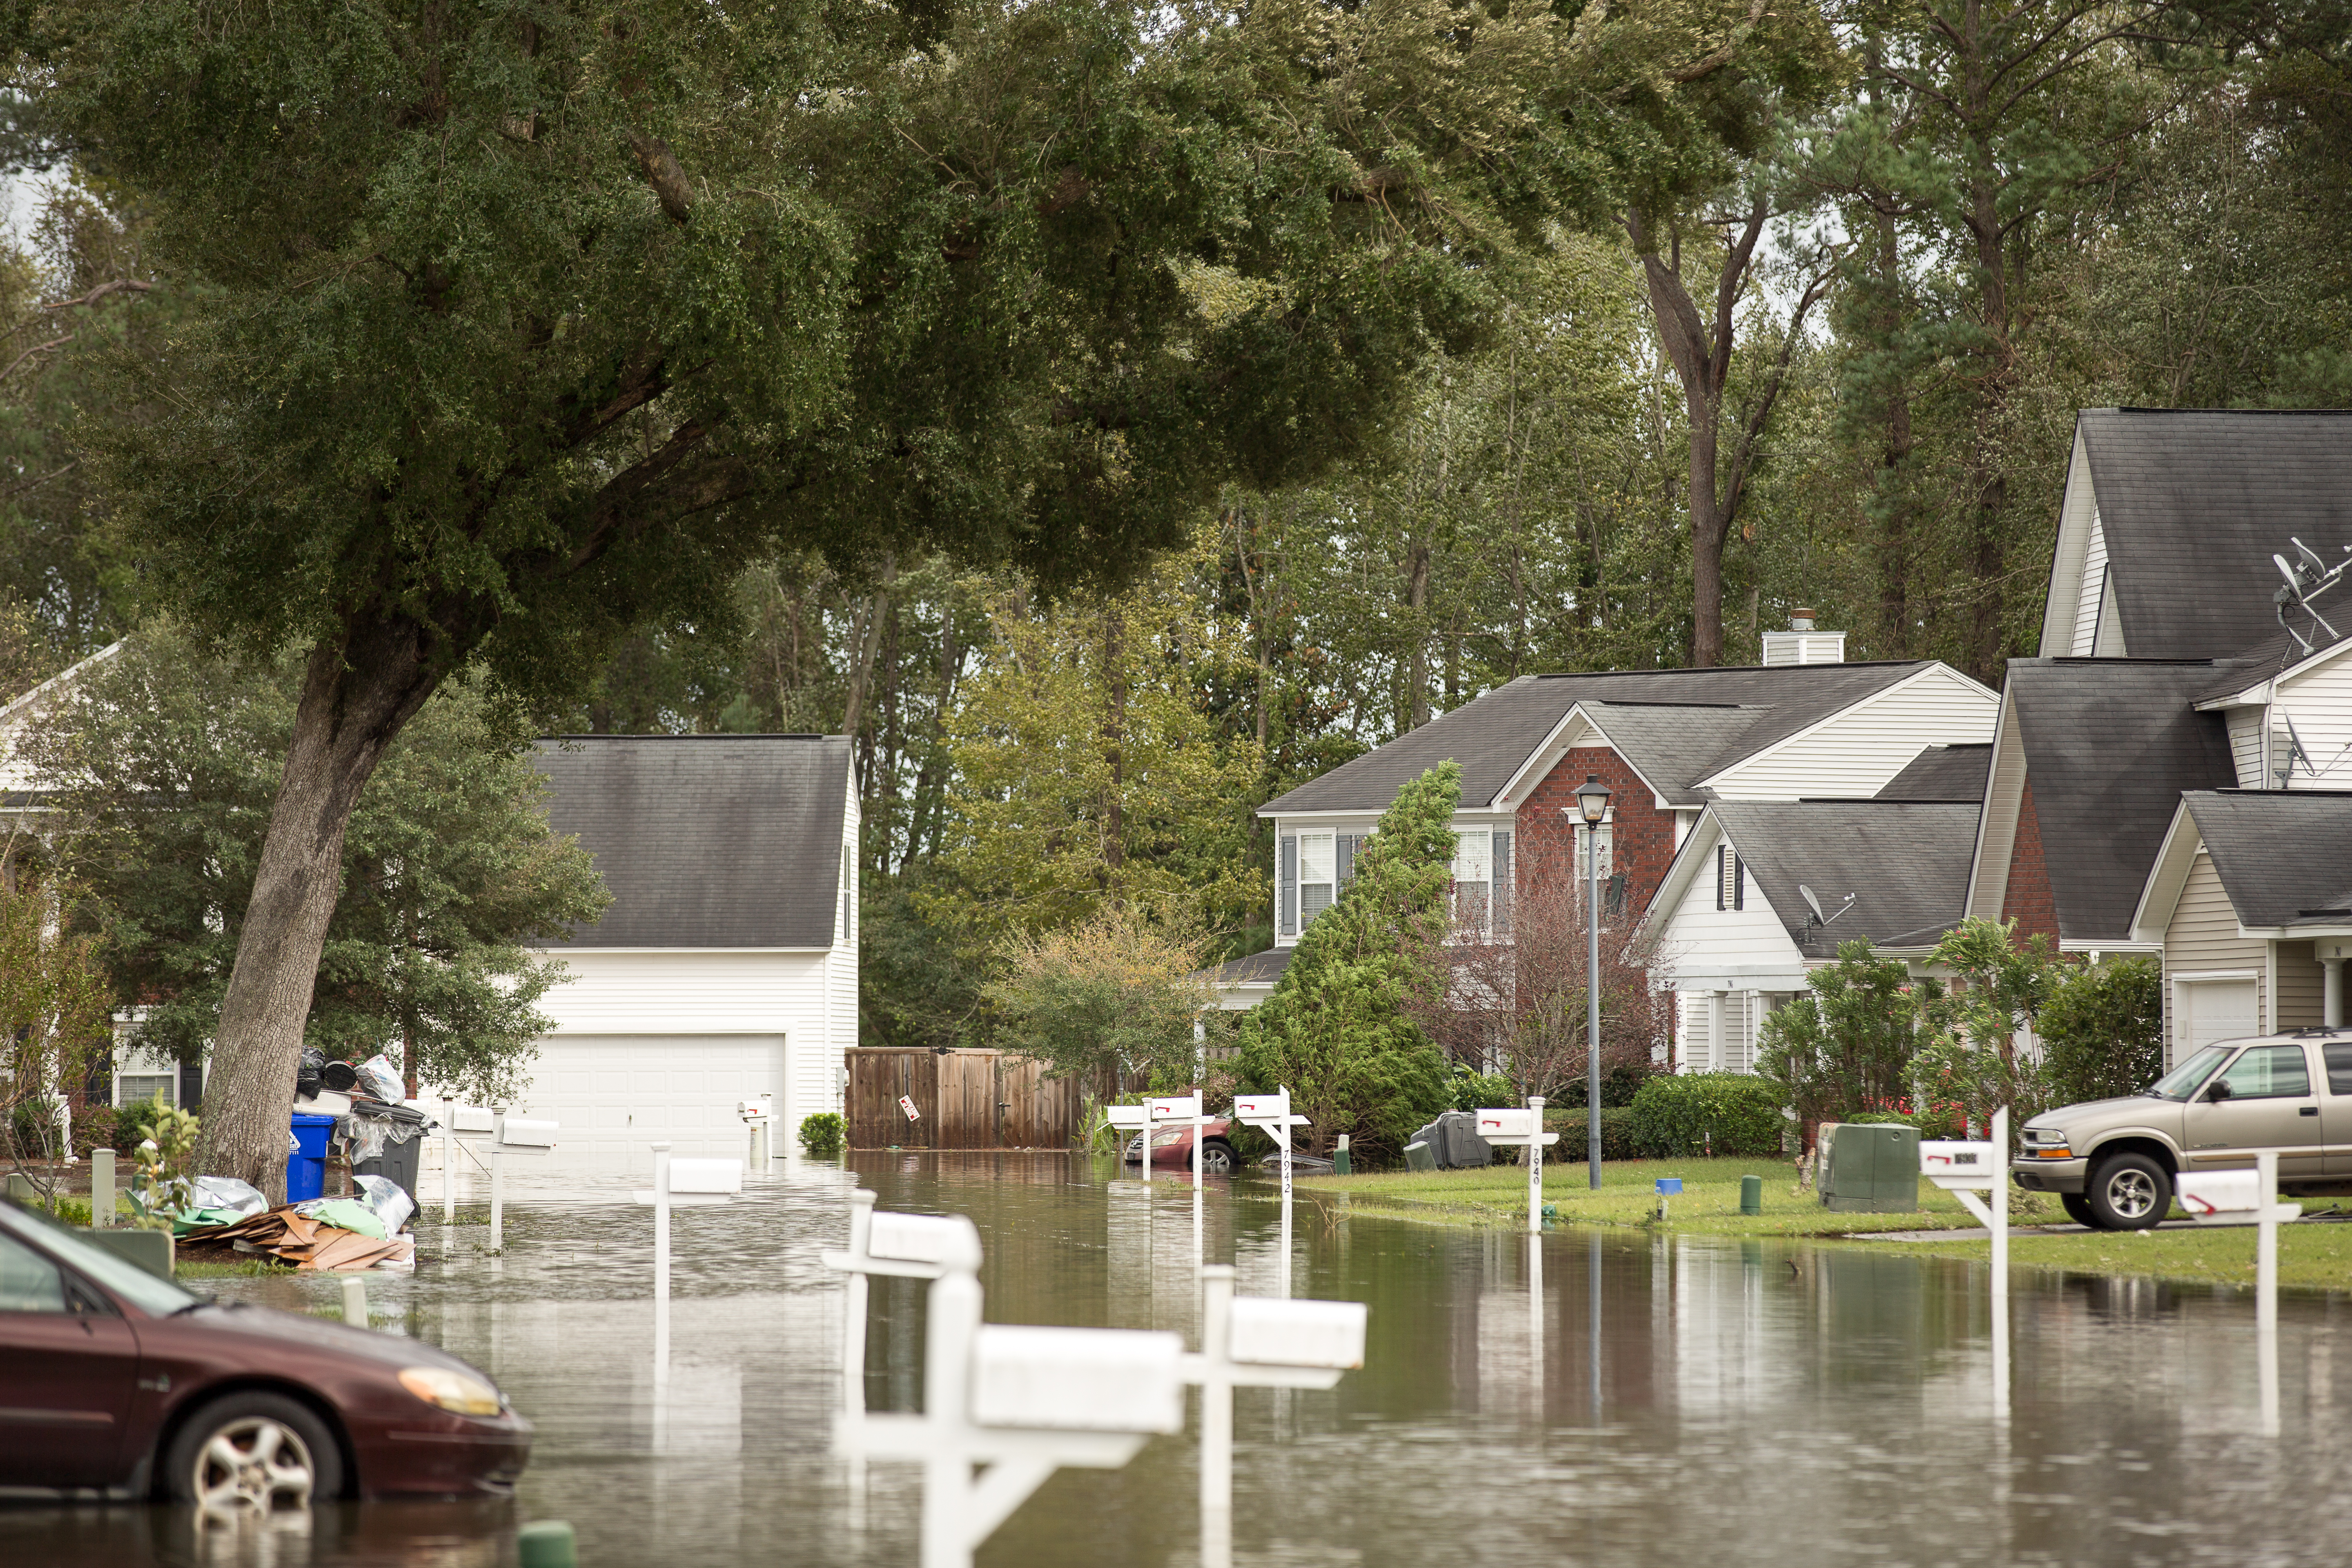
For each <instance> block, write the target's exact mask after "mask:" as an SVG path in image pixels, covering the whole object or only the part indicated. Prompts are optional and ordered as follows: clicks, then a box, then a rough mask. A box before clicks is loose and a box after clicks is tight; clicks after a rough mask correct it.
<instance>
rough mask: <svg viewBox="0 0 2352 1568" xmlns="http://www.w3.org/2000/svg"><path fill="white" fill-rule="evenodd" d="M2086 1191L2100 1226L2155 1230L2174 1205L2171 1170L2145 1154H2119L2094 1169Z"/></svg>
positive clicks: (2100, 1227) (2092, 1211) (2091, 1217)
mask: <svg viewBox="0 0 2352 1568" xmlns="http://www.w3.org/2000/svg"><path fill="white" fill-rule="evenodd" d="M2083 1195H2084V1198H2085V1199H2086V1200H2088V1202H2089V1204H2090V1209H2091V1216H2090V1223H2091V1224H2092V1225H2093V1226H2096V1227H2098V1228H2099V1229H2101V1230H2153V1229H2154V1228H2156V1223H2157V1221H2158V1220H2160V1219H2162V1218H2163V1217H2164V1215H2165V1211H2166V1210H2168V1209H2169V1208H2171V1207H2172V1173H2171V1172H2169V1171H2168V1170H2166V1169H2165V1168H2164V1167H2163V1166H2161V1165H2159V1164H2158V1163H2156V1162H2155V1161H2154V1160H2151V1159H2149V1158H2148V1157H2147V1155H2145V1154H2116V1155H2114V1156H2112V1157H2110V1158H2108V1159H2106V1160H2103V1161H2101V1162H2100V1163H2099V1164H2098V1166H2097V1168H2096V1169H2095V1170H2093V1171H2092V1173H2091V1180H2090V1182H2089V1184H2087V1185H2085V1186H2084V1190H2083Z"/></svg>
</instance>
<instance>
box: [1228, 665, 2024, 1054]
mask: <svg viewBox="0 0 2352 1568" xmlns="http://www.w3.org/2000/svg"><path fill="white" fill-rule="evenodd" d="M1842 653H1843V637H1842V636H1841V634H1837V633H1833V632H1831V633H1824V632H1816V631H1814V630H1813V629H1812V627H1811V622H1810V619H1809V618H1807V619H1804V620H1801V621H1800V622H1799V623H1798V624H1797V626H1795V627H1794V628H1793V629H1792V630H1791V631H1789V632H1784V633H1774V634H1769V636H1768V639H1767V658H1768V659H1773V660H1776V662H1770V663H1767V664H1765V665H1761V666H1754V667H1746V668H1713V669H1667V670H1620V671H1611V672H1601V673H1593V674H1579V675H1542V676H1523V677H1521V678H1520V679H1517V680H1514V681H1512V682H1510V683H1509V684H1508V685H1506V686H1503V687H1500V688H1497V689H1495V690H1493V691H1489V692H1487V693H1486V694H1485V695H1484V696H1481V697H1479V698H1477V699H1475V700H1473V701H1470V702H1467V703H1465V704H1464V705H1463V706H1462V707H1460V708H1457V709H1455V710H1453V711H1452V712H1450V713H1447V714H1444V715H1443V716H1442V717H1440V718H1437V719H1435V720H1433V721H1431V722H1429V723H1427V724H1425V725H1423V726H1422V727H1421V728H1420V729H1418V730H1415V731H1412V733H1410V734H1408V735H1404V736H1401V737H1399V738H1398V739H1397V740H1395V741H1393V742H1390V743H1389V744H1388V745H1385V746H1382V747H1381V748H1379V749H1378V750H1376V751H1373V752H1367V753H1366V754H1365V755H1363V756H1360V757H1358V758H1356V759H1355V760H1354V761H1352V762H1349V763H1346V764H1344V765H1343V766H1340V767H1338V768H1335V769H1333V770H1332V771H1331V772H1329V773H1326V774H1324V775H1323V776H1322V777H1320V778H1318V779H1315V780H1313V781H1311V782H1310V783H1307V784H1302V785H1300V786H1299V787H1298V788H1297V789H1295V790H1292V791H1290V792H1289V793H1288V794H1286V795H1282V796H1280V797H1278V798H1277V799H1275V800H1272V801H1269V802H1267V803H1266V804H1265V805H1263V806H1261V807H1260V808H1259V810H1258V815H1259V816H1262V817H1264V818H1266V819H1267V820H1269V821H1270V822H1271V823H1272V824H1273V826H1274V832H1275V841H1276V909H1275V948H1274V950H1273V952H1271V953H1270V954H1267V953H1261V954H1255V955H1253V956H1252V957H1251V958H1247V959H1242V960H1239V961H1236V963H1234V964H1230V965H1227V966H1225V968H1224V969H1223V970H1221V971H1217V972H1213V973H1214V975H1215V978H1216V979H1217V980H1218V981H1219V983H1220V984H1221V985H1223V986H1225V987H1227V997H1228V1005H1252V1004H1254V1003H1255V1001H1257V1000H1259V999H1261V998H1262V997H1263V995H1264V994H1265V993H1266V992H1268V991H1270V990H1271V988H1272V985H1273V984H1274V982H1275V980H1276V979H1277V978H1278V976H1279V973H1280V970H1281V966H1282V965H1283V964H1284V963H1286V962H1287V958H1288V953H1289V951H1290V950H1291V949H1292V948H1293V947H1294V946H1295V944H1296V943H1297V941H1298V937H1299V934H1300V933H1301V932H1302V931H1304V930H1305V929H1306V928H1307V925H1308V924H1309V923H1311V922H1312V921H1313V920H1314V919H1315V917H1316V915H1317V914H1318V913H1319V912H1321V911H1322V910H1324V909H1326V908H1328V907H1329V905H1330V904H1331V902H1332V901H1333V900H1335V899H1337V897H1338V896H1339V889H1341V888H1342V887H1344V886H1345V885H1346V883H1347V881H1348V879H1349V876H1350V874H1351V872H1352V869H1353V861H1354V857H1355V852H1356V849H1357V847H1358V846H1359V845H1360V844H1361V842H1362V841H1363V838H1364V837H1365V836H1366V835H1368V834H1369V833H1370V831H1371V830H1372V827H1373V825H1374V823H1375V822H1376V821H1377V819H1378V818H1379V816H1380V814H1381V812H1382V811H1384V810H1386V809H1387V807H1388V806H1389V805H1390V804H1391V802H1392V801H1393V800H1394V799H1395V797H1396V794H1397V791H1398V790H1399V789H1400V788H1402V786H1403V784H1405V783H1407V782H1408V781H1409V780H1411V779H1413V778H1416V777H1418V776H1420V774H1422V773H1424V772H1426V771H1427V770H1428V769H1430V768H1432V767H1433V766H1435V765H1437V764H1438V763H1442V762H1444V761H1447V760H1452V761H1454V762H1455V763H1459V764H1460V766H1461V769H1462V799H1461V804H1460V805H1459V807H1458V808H1457V811H1456V813H1455V816H1454V828H1455V833H1456V836H1457V842H1458V844H1459V846H1460V850H1459V853H1458V855H1457V857H1456V859H1455V861H1454V900H1455V903H1454V921H1455V924H1456V927H1457V929H1464V928H1466V929H1468V930H1472V931H1477V932H1479V933H1481V934H1487V933H1492V934H1494V935H1497V936H1506V935H1507V934H1508V932H1509V929H1510V921H1511V913H1512V910H1513V907H1514V905H1515V904H1516V903H1517V902H1518V901H1520V900H1521V899H1523V898H1524V897H1525V896H1526V893H1527V891H1528V889H1531V888H1532V887H1534V886H1535V885H1536V883H1537V881H1538V879H1549V878H1555V877H1559V876H1563V875H1565V876H1578V877H1580V876H1581V875H1582V873H1583V865H1584V859H1583V855H1584V850H1585V847H1586V846H1585V842H1584V834H1585V831H1586V830H1585V828H1584V827H1583V826H1582V824H1581V823H1580V821H1578V820H1577V814H1576V810H1575V804H1574V801H1573V799H1572V796H1573V795H1574V792H1575V791H1576V789H1577V788H1578V787H1579V786H1580V785H1581V784H1583V783H1584V782H1585V780H1586V779H1587V778H1588V777H1597V778H1598V779H1599V780H1600V781H1601V783H1602V784H1606V785H1607V786H1608V788H1609V790H1610V792H1611V796H1612V800H1611V805H1610V811H1609V816H1608V818H1607V820H1606V821H1605V822H1604V823H1603V825H1602V826H1601V829H1600V839H1599V843H1598V845H1597V853H1598V855H1599V857H1600V859H1601V875H1602V876H1603V877H1604V878H1605V879H1606V888H1607V894H1606V902H1605V905H1604V919H1605V920H1622V921H1625V922H1627V924H1628V926H1629V927H1630V925H1631V924H1632V923H1633V922H1634V921H1638V920H1639V919H1640V918H1641V916H1642V915H1643V911H1644V910H1647V909H1648V908H1649V907H1650V904H1651V901H1652V900H1653V899H1654V897H1655V895H1656V893H1657V891H1658V889H1659V888H1660V886H1661V885H1662V884H1663V883H1664V880H1665V879H1666V876H1667V873H1668V870H1669V868H1671V867H1672V866H1673V865H1674V863H1675V857H1676V853H1677V851H1678V850H1679V849H1681V847H1683V845H1684V844H1685V840H1686V839H1687V838H1688V837H1689V836H1690V834H1691V833H1692V831H1693V829H1694V828H1695V827H1696V825H1697V824H1698V822H1699V821H1700V819H1701V817H1702V816H1704V815H1705V813H1706V810H1707V808H1708V807H1709V806H1710V805H1713V804H1715V803H1716V802H1718V801H1735V800H1737V801H1757V802H1784V803H1793V802H1796V801H1799V800H1801V799H1806V798H1810V797H1815V796H1833V797H1838V798H1842V799H1851V798H1855V797H1861V798H1868V797H1870V796H1872V795H1875V794H1876V793H1877V792H1878V791H1880V790H1881V789H1883V788H1885V787H1886V786H1887V785H1889V784H1893V783H1894V782H1895V780H1896V778H1897V777H1898V776H1900V775H1902V774H1903V773H1905V771H1906V769H1908V768H1910V767H1912V766H1913V764H1914V763H1916V762H1917V761H1918V760H1919V759H1920V757H1921V755H1922V753H1923V752H1927V751H1929V750H1930V749H1933V748H1939V747H1948V746H1969V745H1978V746H1981V745H1982V744H1984V743H1985V742H1989V741H1990V738H1991V733H1992V726H1993V722H1994V719H1995V716H1996V713H1997V710H1998V707H1999V700H1998V699H1997V698H1996V697H1995V696H1994V694H1993V693H1992V692H1990V691H1989V690H1987V689H1985V688H1984V687H1982V686H1980V685H1979V684H1978V683H1977V682H1975V681H1973V680H1970V679H1968V678H1967V677H1966V676H1964V675H1962V674H1961V673H1960V672H1958V670H1955V669H1953V668H1950V667H1949V666H1948V665H1944V664H1941V663H1938V662H1936V661H1933V660H1910V661H1902V662H1890V663H1866V664H1848V663H1845V662H1843V659H1842V658H1841V657H1840V656H1841V655H1842ZM1800 658H1802V659H1804V660H1806V662H1802V663H1800V662H1797V661H1798V659H1800ZM1779 660H1785V661H1786V662H1777V661H1779ZM1685 1011H1686V1009H1685ZM1741 1048H1742V1049H1744V1048H1745V1047H1741Z"/></svg>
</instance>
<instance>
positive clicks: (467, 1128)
mask: <svg viewBox="0 0 2352 1568" xmlns="http://www.w3.org/2000/svg"><path fill="white" fill-rule="evenodd" d="M449 1125H450V1126H452V1127H453V1128H455V1129H457V1131H460V1132H494V1131H497V1130H498V1125H499V1113H498V1112H497V1111H495V1110H491V1109H490V1108H489V1107H488V1106H487V1105H460V1106H457V1107H456V1108H454V1109H453V1110H451V1111H450V1112H449Z"/></svg>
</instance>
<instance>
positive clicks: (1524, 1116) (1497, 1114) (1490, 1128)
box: [1478, 1109, 1535, 1142]
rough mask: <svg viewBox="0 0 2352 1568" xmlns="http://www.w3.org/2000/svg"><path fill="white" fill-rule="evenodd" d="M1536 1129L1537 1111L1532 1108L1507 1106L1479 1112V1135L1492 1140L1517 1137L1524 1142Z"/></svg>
mask: <svg viewBox="0 0 2352 1568" xmlns="http://www.w3.org/2000/svg"><path fill="white" fill-rule="evenodd" d="M1534 1130H1535V1112H1533V1111H1531V1110H1513V1109H1504V1110H1482V1111H1480V1112H1479V1113H1478V1136H1479V1137H1481V1138H1485V1139H1487V1140H1489V1141H1490V1142H1491V1141H1492V1140H1494V1139H1497V1138H1517V1139H1519V1140H1521V1141H1523V1142H1524V1141H1525V1140H1526V1138H1527V1136H1528V1133H1529V1132H1531V1131H1534Z"/></svg>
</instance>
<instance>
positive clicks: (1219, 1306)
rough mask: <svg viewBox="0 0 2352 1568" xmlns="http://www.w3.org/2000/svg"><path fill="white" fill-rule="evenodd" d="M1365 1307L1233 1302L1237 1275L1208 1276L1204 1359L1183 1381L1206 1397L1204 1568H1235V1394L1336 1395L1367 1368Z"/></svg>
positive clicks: (1217, 1269) (1211, 1272)
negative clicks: (1326, 1391)
mask: <svg viewBox="0 0 2352 1568" xmlns="http://www.w3.org/2000/svg"><path fill="white" fill-rule="evenodd" d="M1367 1315H1368V1309H1367V1308H1366V1307H1365V1305H1364V1303H1363V1302H1361V1301H1294V1300H1288V1299H1287V1298H1284V1299H1281V1300H1276V1299H1275V1298H1272V1297H1265V1296H1243V1297H1239V1298H1236V1297H1235V1296H1234V1270H1233V1268H1231V1267H1230V1266H1229V1265H1225V1264H1213V1265H1210V1266H1208V1267H1206V1268H1202V1270H1201V1351H1200V1353H1199V1354H1198V1355H1188V1356H1186V1357H1185V1358H1184V1362H1183V1367H1184V1381H1186V1382H1187V1383H1191V1384H1196V1385H1197V1386H1198V1387H1199V1388H1200V1390H1201V1565H1202V1568H1230V1564H1231V1563H1232V1561H1233V1530H1234V1389H1235V1388H1329V1387H1331V1386H1332V1385H1333V1384H1337V1383H1338V1382H1339V1374H1340V1373H1343V1372H1347V1371H1349V1370H1351V1369H1353V1368H1356V1367H1360V1366H1361V1365H1363V1364H1364V1321H1365V1318H1366V1316H1367Z"/></svg>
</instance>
